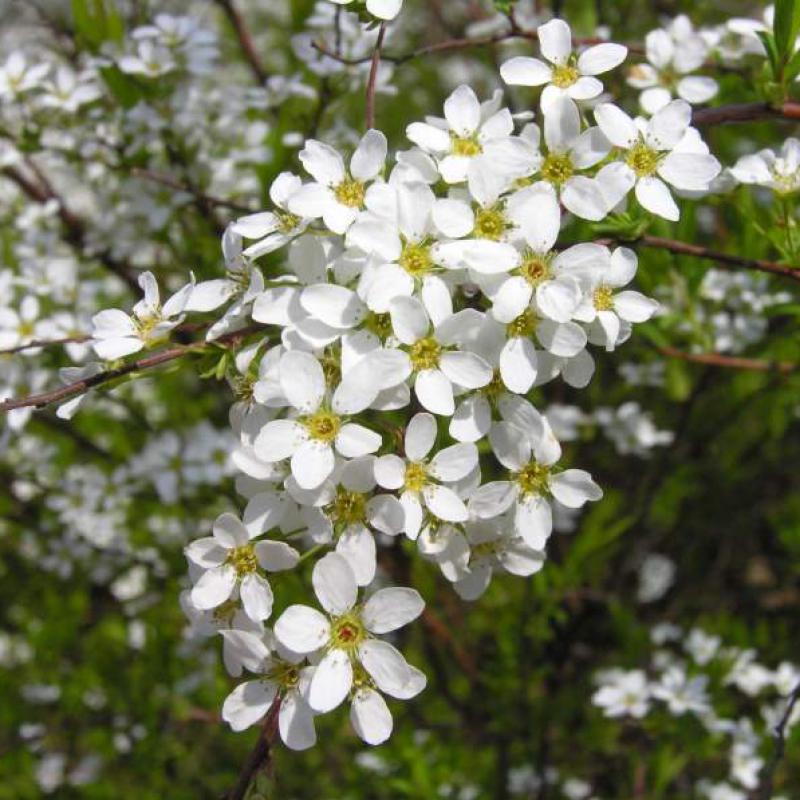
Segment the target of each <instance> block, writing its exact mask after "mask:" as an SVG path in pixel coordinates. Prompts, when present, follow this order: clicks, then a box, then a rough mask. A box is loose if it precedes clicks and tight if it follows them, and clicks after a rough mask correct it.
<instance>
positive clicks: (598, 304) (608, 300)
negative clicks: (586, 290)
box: [592, 286, 614, 311]
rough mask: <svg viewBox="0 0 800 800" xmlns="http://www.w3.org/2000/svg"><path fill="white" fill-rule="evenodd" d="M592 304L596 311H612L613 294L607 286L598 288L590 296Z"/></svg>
mask: <svg viewBox="0 0 800 800" xmlns="http://www.w3.org/2000/svg"><path fill="white" fill-rule="evenodd" d="M592 302H593V303H594V307H595V308H596V309H597V310H598V311H612V310H613V309H614V293H613V291H612V290H611V287H609V286H598V287H597V288H596V289H595V290H594V294H593V295H592Z"/></svg>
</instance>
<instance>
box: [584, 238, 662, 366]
mask: <svg viewBox="0 0 800 800" xmlns="http://www.w3.org/2000/svg"><path fill="white" fill-rule="evenodd" d="M637 265H638V262H637V258H636V253H634V252H633V250H629V249H628V248H627V247H618V248H617V249H616V250H615V251H614V252H613V253H612V254H611V257H610V258H609V259H608V260H607V261H606V264H605V265H603V266H601V268H600V269H597V270H595V271H594V273H593V276H592V277H593V280H592V287H591V291H589V292H588V293H587V296H586V298H585V299H584V300H583V302H582V303H581V304H580V305H579V306H578V307H577V308H576V309H575V311H574V316H575V319H578V320H581V321H582V322H586V323H590V327H589V341H591V342H593V343H594V344H599V345H602V346H604V347H605V348H606V350H608V351H612V350H614V348H615V347H616V346H617V344H618V343H619V342H620V341H624V339H625V338H627V336H628V335H629V334H630V324H631V323H634V322H646V321H647V320H649V319H650V318H651V317H652V316H653V314H655V313H656V311H657V310H658V308H659V304H658V303H657V302H656V301H655V300H651V299H650V298H649V297H645V296H644V295H643V294H641V292H636V291H632V290H628V291H624V292H615V291H614V290H615V289H619V288H620V287H622V286H625V285H627V284H628V283H630V282H631V280H633V277H634V275H635V274H636V268H637Z"/></svg>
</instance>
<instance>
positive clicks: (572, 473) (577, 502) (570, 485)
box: [550, 469, 603, 508]
mask: <svg viewBox="0 0 800 800" xmlns="http://www.w3.org/2000/svg"><path fill="white" fill-rule="evenodd" d="M550 490H551V491H552V492H553V497H555V498H556V500H558V502H559V503H561V504H562V505H565V506H567V508H581V507H582V506H583V505H584V504H585V503H587V502H588V501H590V500H599V499H600V498H601V497H602V496H603V490H602V489H601V488H600V487H599V486H598V485H597V484H596V483H595V482H594V481H593V480H592V476H591V475H590V474H589V473H588V472H585V471H584V470H582V469H567V470H564V472H559V473H557V474H556V475H553V476H552V477H551V478H550Z"/></svg>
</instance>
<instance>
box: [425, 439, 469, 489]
mask: <svg viewBox="0 0 800 800" xmlns="http://www.w3.org/2000/svg"><path fill="white" fill-rule="evenodd" d="M477 465H478V449H477V448H476V447H475V445H474V444H470V443H468V442H465V443H462V444H454V445H450V447H445V449H444V450H440V451H439V452H438V453H437V454H436V455H435V456H434V457H433V459H432V460H431V463H430V473H431V475H433V477H434V478H437V479H438V480H440V481H446V482H448V483H453V482H455V481H460V480H461V479H462V478H466V477H467V475H469V474H470V472H472V470H474V469H475V467H476V466H477Z"/></svg>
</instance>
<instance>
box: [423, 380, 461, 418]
mask: <svg viewBox="0 0 800 800" xmlns="http://www.w3.org/2000/svg"><path fill="white" fill-rule="evenodd" d="M414 391H415V392H416V395H417V399H418V400H419V402H420V404H421V405H422V407H423V408H425V409H427V410H428V411H430V412H431V413H433V414H439V415H441V416H445V417H449V416H451V415H452V413H453V411H455V407H456V406H455V402H454V400H453V385H452V384H451V383H450V381H449V380H448V379H447V378H446V377H445V375H444V374H443V373H442V372H440V371H439V370H438V369H426V370H423V371H422V372H420V373H419V374H418V375H417V379H416V381H415V382H414Z"/></svg>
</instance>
